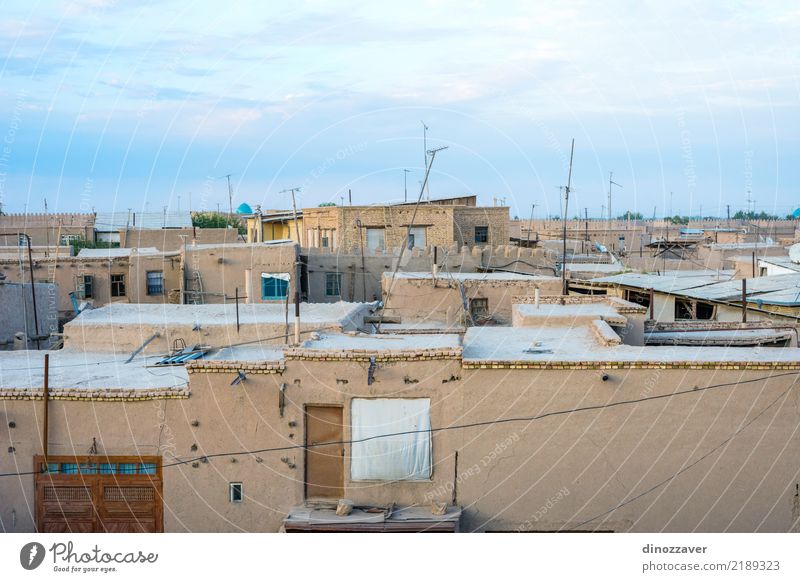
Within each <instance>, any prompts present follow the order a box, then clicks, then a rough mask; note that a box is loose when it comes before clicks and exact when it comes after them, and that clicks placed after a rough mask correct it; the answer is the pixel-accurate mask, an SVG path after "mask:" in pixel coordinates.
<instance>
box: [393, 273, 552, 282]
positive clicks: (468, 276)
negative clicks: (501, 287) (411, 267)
mask: <svg viewBox="0 0 800 582" xmlns="http://www.w3.org/2000/svg"><path fill="white" fill-rule="evenodd" d="M383 276H384V277H389V278H390V277H391V276H392V274H391V273H384V274H383ZM396 278H397V279H423V280H430V279H433V274H432V273H428V272H424V271H422V272H413V271H412V272H398V273H397V275H396ZM436 278H437V279H440V280H442V281H447V280H449V279H455V280H456V281H558V280H559V279H558V277H553V276H550V275H525V274H523V273H445V272H441V271H440V272H439V274H438V275H437V276H436Z"/></svg>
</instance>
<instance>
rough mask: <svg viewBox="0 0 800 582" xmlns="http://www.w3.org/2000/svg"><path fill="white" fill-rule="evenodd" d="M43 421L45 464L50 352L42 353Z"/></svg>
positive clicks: (47, 433)
mask: <svg viewBox="0 0 800 582" xmlns="http://www.w3.org/2000/svg"><path fill="white" fill-rule="evenodd" d="M43 395H44V422H43V423H42V424H43V425H44V426H42V452H43V453H44V463H45V466H46V465H47V442H48V440H49V438H48V437H49V429H50V427H49V422H50V414H49V410H50V406H49V401H50V354H45V355H44V387H43Z"/></svg>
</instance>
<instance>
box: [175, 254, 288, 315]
mask: <svg viewBox="0 0 800 582" xmlns="http://www.w3.org/2000/svg"><path fill="white" fill-rule="evenodd" d="M297 249H298V247H297V246H296V245H292V244H288V245H267V244H258V243H253V244H247V243H242V244H235V245H219V246H205V245H203V246H198V247H194V246H192V245H189V246H187V247H186V252H185V259H184V269H185V289H186V293H185V298H184V301H183V302H184V303H194V302H197V303H226V302H229V301H233V298H234V295H235V294H236V289H237V288H238V290H239V297H249V300H246V299H243V300H242V303H245V302H251V303H275V301H271V300H265V299H262V298H261V297H262V294H261V274H262V273H288V274H289V276H290V281H289V298H290V299H289V300H290V302H292V303H294V292H295V280H296V278H297V277H296V263H297ZM247 269H250V270H251V272H252V279H251V286H252V289H247V278H246V276H245V271H246V270H247ZM198 277H199V282H198ZM201 289H202V293H201Z"/></svg>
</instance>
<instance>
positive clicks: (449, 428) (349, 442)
mask: <svg viewBox="0 0 800 582" xmlns="http://www.w3.org/2000/svg"><path fill="white" fill-rule="evenodd" d="M799 373H800V372H784V373H781V374H774V375H771V376H762V377H759V378H751V379H748V380H739V381H737V382H724V383H720V384H711V385H709V386H703V387H702V388H700V387H697V386H694V387H692V388H687V389H684V390H678V391H675V392H670V393H669V394H658V395H656V396H643V397H641V398H633V399H629V400H620V401H617V402H610V403H607V404H595V405H591V406H580V407H577V408H569V409H565V410H555V411H552V412H545V413H542V414H537V415H533V416H515V417H509V418H498V419H494V420H483V421H476V422H469V423H464V424H455V425H450V426H442V427H431V428H429V429H420V430H408V431H400V432H393V433H385V434H379V435H372V436H369V437H364V438H360V439H350V440H340V441H327V442H321V443H312V444H294V445H284V446H280V447H268V448H264V449H254V450H247V451H226V452H220V453H210V454H207V455H200V456H197V457H192V458H189V459H183V460H179V461H175V462H172V463H163V464H161V465H160V466H161V467H162V468H168V467H177V466H180V465H186V464H189V463H195V462H199V461H207V460H209V459H216V458H221V457H233V456H249V455H257V454H263V453H274V452H284V451H292V450H298V449H303V450H307V449H312V448H318V447H325V446H333V445H353V444H358V443H364V442H369V441H373V440H377V439H383V438H391V437H397V436H407V435H415V434H423V433H427V434H435V433H440V432H447V431H452V430H463V429H469V428H479V427H484V426H494V425H500V424H509V423H516V422H535V421H537V420H543V419H546V418H551V417H555V416H564V415H567V414H575V413H579V412H590V411H596V410H606V409H610V408H617V407H620V406H628V405H631V404H640V403H643V402H652V401H656V400H664V399H667V398H673V397H675V396H684V395H687V394H699V393H702V392H707V391H709V390H715V389H719V388H728V387H732V386H740V385H742V384H752V383H755V382H762V381H765V380H771V379H774V378H781V377H786V376H797V375H798V374H799ZM795 383H796V380H795V382H792V384H791V385H790V386H789V387H788V388H787V389H786V390H785V391H784V392H783V393H781V395H780V396H778V398H777V399H776V400H775V401H773V402H772V403H771V404H770V405H769V406H768V407H767V408H766V409H764V410H762V411H761V412H759V414H758V415H756V416H755V417H754V418H752V419H751V420H750V421H749V422H748V423H747V424H746V425H745V426H744V427H742V428H741V429H739V430H738V431H737V432H735V433H733V434H732V435H731V436H730V437H728V439H727V440H726V441H724V442H723V444H724V443H725V442H729V441H730V440H732V439H733V438H734V437H735V436H736V435H737V434H739V433H740V432H741V431H742V430H744V428H746V427H747V426H749V425H750V424H752V423H753V422H754V421H755V420H757V419H758V417H759V416H760V415H763V414H764V413H765V412H766V410H768V409H769V408H770V407H771V406H773V405H774V403H775V402H777V400H779V399H780V398H781V397H783V396H784V395H785V394H787V393H788V392H789V391H790V390H791V389H792V388H794V386H795ZM720 446H722V445H718V446H717V447H716V448H715V449H712V451H710V452H709V453H707V454H706V456H708V455H710V454H713V452H714V451H715V450H717V449H719V447H720ZM700 460H702V458H701V459H699V460H698V461H696V462H694V463H693V464H692V465H691V466H694V465H696V464H697V463H698V462H700ZM684 470H686V468H684ZM39 472H40V471H24V472H15V473H0V477H19V476H23V475H34V474H36V473H39ZM679 474H680V472H679V473H676V474H675V475H673V476H672V477H670V479H673V478H674V477H675V476H677V475H679ZM668 480H669V479H668ZM665 482H666V481H665ZM659 486H660V485H657V486H656V487H659ZM645 494H646V493H645ZM630 502H631V501H628V502H626V503H630ZM620 507H621V506H620ZM610 511H613V509H612V510H610ZM593 519H597V518H593ZM590 521H591V520H590Z"/></svg>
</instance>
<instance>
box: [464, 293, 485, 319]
mask: <svg viewBox="0 0 800 582" xmlns="http://www.w3.org/2000/svg"><path fill="white" fill-rule="evenodd" d="M469 314H470V315H471V316H472V318H473V319H477V318H480V317H486V316H487V315H489V300H488V299H487V298H485V297H475V298H474V299H470V300H469Z"/></svg>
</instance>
